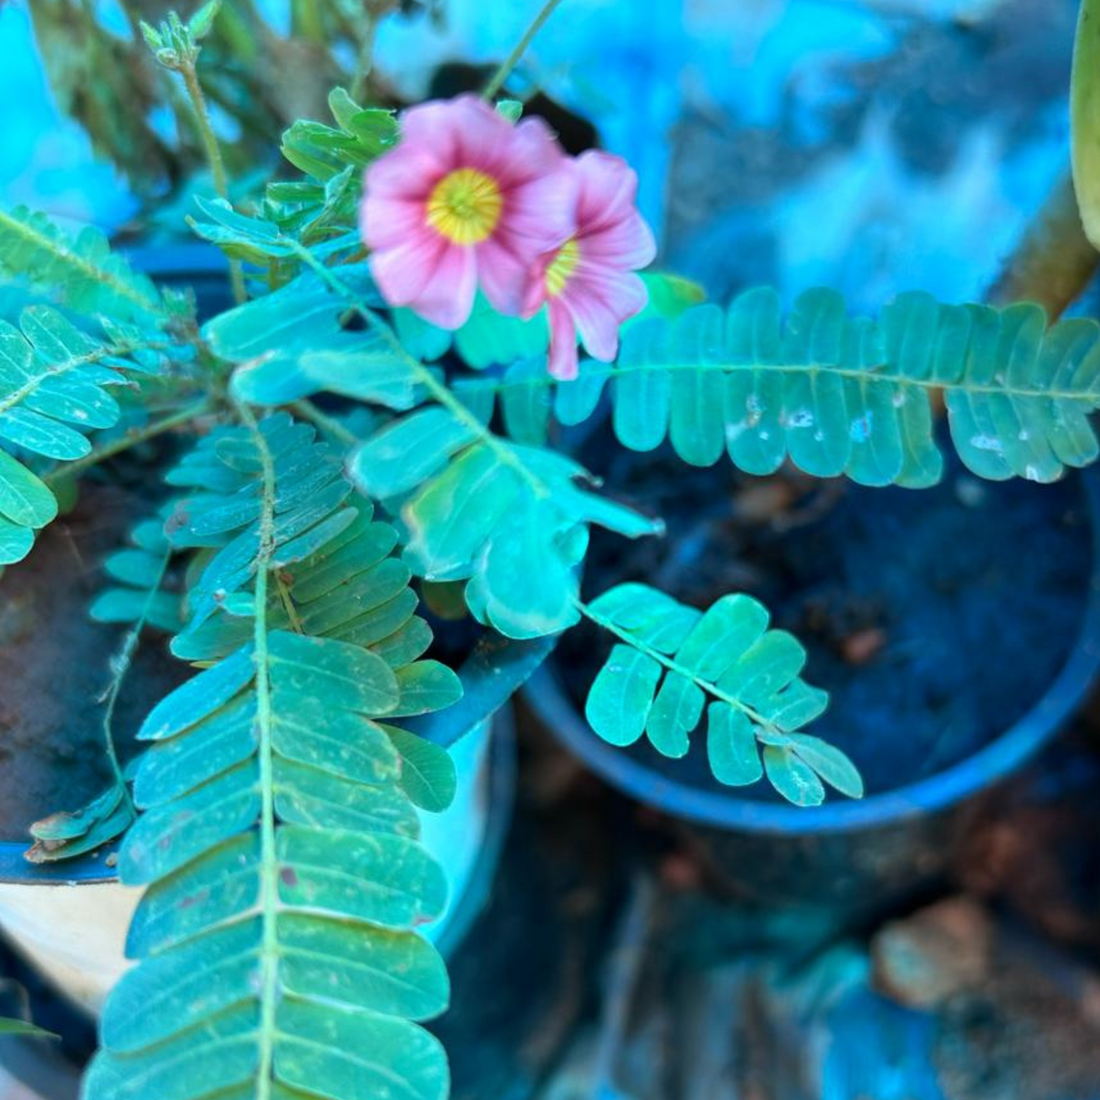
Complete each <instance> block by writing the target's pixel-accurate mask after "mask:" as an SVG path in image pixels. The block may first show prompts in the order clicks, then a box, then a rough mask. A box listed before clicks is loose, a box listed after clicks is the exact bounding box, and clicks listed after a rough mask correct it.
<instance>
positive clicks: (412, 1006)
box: [85, 414, 457, 1100]
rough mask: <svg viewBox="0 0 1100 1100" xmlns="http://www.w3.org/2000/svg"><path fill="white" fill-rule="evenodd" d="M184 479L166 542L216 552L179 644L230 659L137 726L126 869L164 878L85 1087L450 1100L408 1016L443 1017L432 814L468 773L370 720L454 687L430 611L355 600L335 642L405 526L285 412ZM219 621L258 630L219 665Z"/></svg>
mask: <svg viewBox="0 0 1100 1100" xmlns="http://www.w3.org/2000/svg"><path fill="white" fill-rule="evenodd" d="M171 480H172V481H173V483H175V484H182V485H185V486H187V487H189V488H190V490H191V492H190V495H189V496H188V497H187V498H186V500H187V503H186V504H185V505H184V507H183V509H182V510H180V509H177V510H176V511H175V513H174V519H172V520H170V521H169V524H168V531H169V537H170V538H171V539H172V540H173V541H174V542H177V543H182V544H184V545H199V546H202V547H204V548H205V549H201V550H200V551H199V557H198V561H197V564H196V567H195V576H194V578H193V588H192V591H193V592H194V593H195V595H194V598H193V600H192V607H191V610H192V615H193V618H192V621H191V624H190V627H189V631H190V633H189V632H185V633H184V634H183V635H181V636H180V637H181V639H183V638H188V637H190V639H191V642H192V643H194V642H195V641H196V639H197V638H199V636H200V635H201V634H202V632H203V631H204V630H205V631H206V632H207V633H206V643H205V647H206V648H205V649H204V656H203V658H202V659H203V660H214V661H215V662H216V663H213V664H212V666H211V667H209V668H208V669H207V670H206V671H204V672H201V673H199V674H198V675H197V676H196V677H195V678H193V679H192V680H190V681H189V682H188V683H186V684H184V685H183V686H182V687H181V688H179V689H177V690H176V691H175V692H173V693H172V694H171V695H169V696H168V697H167V698H166V699H165V700H164V701H163V702H162V703H161V704H159V705H158V706H157V707H156V708H155V709H154V710H153V711H152V712H151V713H150V715H149V717H148V718H147V720H146V722H145V723H144V725H143V727H142V730H141V733H140V737H141V738H142V739H144V740H147V741H150V742H152V747H151V748H150V750H149V751H148V752H147V753H146V755H145V756H144V757H143V758H142V761H141V764H140V766H139V768H138V771H137V775H136V778H135V784H134V795H135V801H136V802H137V804H138V805H139V807H140V808H142V809H143V811H144V813H143V814H142V816H141V817H140V818H139V819H138V821H137V823H136V824H135V825H134V826H133V828H132V829H131V830H130V832H129V834H128V836H127V839H126V842H125V844H124V846H123V849H122V852H121V858H120V863H119V871H120V874H121V876H122V877H123V879H124V881H128V882H133V883H137V884H144V885H147V886H148V890H147V892H146V894H145V896H144V898H143V900H142V902H141V903H140V905H139V907H138V910H137V913H136V915H135V918H134V922H133V925H132V927H131V930H130V937H129V944H128V948H129V951H130V952H131V954H133V955H134V956H135V957H137V958H138V959H140V960H141V961H140V962H139V965H138V966H137V967H136V968H135V969H134V970H133V971H131V972H130V973H129V974H127V976H126V977H125V978H123V980H122V981H121V982H120V984H119V985H118V987H117V988H116V989H115V991H114V993H113V994H112V996H111V998H110V999H109V1001H108V1004H107V1008H106V1010H105V1013H104V1017H103V1026H102V1040H103V1050H102V1051H101V1053H100V1054H99V1055H98V1056H97V1058H96V1060H95V1062H94V1063H93V1066H92V1068H91V1070H90V1072H89V1074H88V1076H87V1079H86V1083H85V1096H86V1097H87V1100H123V1098H130V1100H145V1098H146V1097H149V1096H154V1095H155V1096H158V1097H162V1098H169V1097H170V1098H172V1100H191V1098H195V1100H198V1098H200V1097H208V1096H212V1095H219V1096H221V1095H225V1096H227V1097H228V1096H240V1097H242V1098H243V1097H246V1096H247V1097H268V1098H271V1100H275V1098H277V1097H285V1098H287V1100H289V1098H291V1097H297V1096H302V1097H305V1096H309V1095H312V1094H313V1093H314V1092H315V1091H316V1089H317V1086H318V1082H323V1089H324V1093H325V1095H326V1096H327V1097H330V1098H332V1100H361V1098H364V1097H368V1096H369V1097H374V1096H394V1097H398V1096H400V1097H402V1098H403V1100H442V1097H444V1096H445V1095H446V1091H447V1077H448V1074H447V1065H446V1058H445V1056H444V1054H443V1051H442V1049H441V1047H440V1046H439V1044H438V1042H437V1041H436V1040H435V1039H433V1038H432V1037H431V1036H430V1035H429V1034H428V1033H427V1032H426V1031H424V1030H423V1029H422V1028H421V1027H419V1026H418V1024H417V1023H415V1022H413V1021H417V1020H423V1019H426V1018H428V1017H430V1016H433V1015H435V1014H437V1013H438V1012H440V1011H442V1009H443V1008H444V1007H445V1006H446V1003H447V998H448V982H447V976H446V972H445V969H444V966H443V963H442V960H441V958H440V957H439V955H438V953H437V952H436V950H435V948H434V947H432V946H431V944H430V943H428V941H427V940H425V939H424V938H423V937H422V936H421V935H420V934H419V933H418V932H417V931H416V928H417V926H418V925H419V924H421V923H422V922H423V921H425V920H431V919H433V918H434V917H435V916H437V915H438V914H439V913H440V912H442V909H443V907H444V905H445V903H446V880H445V877H444V875H443V872H442V870H441V869H440V868H439V867H438V866H437V865H436V864H435V863H434V861H433V860H432V859H431V857H430V856H429V855H428V853H427V852H426V851H425V850H424V849H423V848H422V847H421V846H420V845H419V844H418V843H417V839H416V838H417V835H418V831H419V818H418V815H417V809H416V807H417V805H421V806H429V807H430V808H433V809H438V808H440V807H441V805H442V804H443V803H445V802H446V801H447V800H448V799H449V797H450V792H451V791H453V774H452V773H451V771H450V765H449V761H448V759H447V757H446V754H445V753H443V751H442V750H440V749H437V748H434V747H433V746H431V745H429V744H427V743H426V742H422V741H419V739H417V738H414V737H412V735H411V734H409V733H407V732H405V731H402V730H399V729H396V728H393V727H389V726H387V725H383V724H382V723H380V722H379V721H378V720H379V719H386V720H389V719H391V718H393V717H396V716H398V715H401V714H403V713H410V712H412V711H414V710H415V711H417V712H419V711H421V710H428V709H432V707H433V706H440V705H446V703H448V702H451V701H453V700H454V699H455V697H456V695H457V679H456V678H455V677H454V675H453V673H449V671H447V670H444V673H440V672H439V671H438V669H440V668H442V666H437V665H435V663H434V662H428V661H418V660H416V658H417V657H419V655H420V654H421V653H422V652H423V648H424V647H426V645H427V641H428V640H429V638H430V636H428V635H427V632H426V627H424V626H423V624H421V625H420V627H412V626H411V625H410V624H411V623H413V622H415V623H419V622H420V620H418V619H414V618H413V616H412V611H413V609H414V608H415V600H413V601H412V606H411V607H410V605H409V602H408V598H407V597H406V599H405V601H404V604H403V610H402V614H401V615H390V614H389V612H387V611H386V610H385V604H381V605H376V606H375V607H374V608H373V609H372V608H371V607H370V606H363V607H360V608H359V609H358V611H359V613H358V615H357V616H356V618H357V620H358V624H357V627H356V632H355V633H354V636H353V635H352V633H345V634H344V636H343V637H335V636H333V634H334V633H335V628H333V629H332V630H331V631H330V630H329V628H330V627H332V623H331V620H330V619H329V617H328V616H329V615H336V614H337V611H338V608H339V605H340V604H341V603H342V602H343V603H346V604H347V605H348V606H351V607H353V609H354V608H355V606H356V603H355V600H356V597H355V596H354V594H353V592H352V589H353V588H356V587H357V586H358V585H359V581H360V579H361V578H362V577H364V576H365V575H367V574H368V573H369V572H370V570H371V569H372V568H375V567H377V566H379V565H381V564H383V563H384V562H385V561H391V562H392V561H393V559H392V558H389V557H388V554H389V550H390V549H391V548H392V542H393V541H394V535H393V532H392V530H390V529H387V528H385V525H383V524H373V523H371V521H370V516H369V506H367V505H366V504H365V502H361V501H355V502H354V504H353V503H352V502H351V499H350V498H349V494H350V493H351V487H350V486H349V485H347V483H346V482H344V483H343V486H342V487H341V488H340V489H334V488H332V487H333V486H334V485H337V484H338V482H340V481H342V478H341V477H340V473H339V466H338V465H337V464H335V463H334V462H333V460H332V455H331V454H330V453H329V451H328V449H327V448H326V447H325V446H324V445H321V444H317V443H316V441H315V439H314V436H313V432H312V430H311V429H309V428H308V427H306V426H303V425H297V424H294V423H293V422H292V421H291V420H290V418H289V417H288V416H286V415H285V414H280V415H276V416H273V417H269V418H268V419H267V420H265V421H263V422H261V423H260V424H258V425H257V424H255V423H254V422H251V423H249V424H248V425H247V426H246V427H245V428H229V429H223V430H220V431H218V432H215V433H213V434H212V435H211V436H209V437H207V438H206V439H205V440H204V441H203V442H202V443H201V444H200V445H199V447H198V448H197V449H196V450H195V451H194V452H193V453H192V454H191V455H190V456H189V457H188V458H187V459H185V460H184V462H183V463H181V464H180V466H179V467H178V468H177V470H176V472H175V473H174V475H173V477H172V479H171ZM219 501H220V503H219ZM360 506H362V508H363V510H362V511H360ZM334 517H339V518H338V519H337V520H334ZM368 557H369V558H372V559H373V561H374V565H373V566H372V565H365V564H364V562H365V560H366V558H368ZM394 564H395V565H399V563H396V562H395V563H394ZM403 577H404V580H405V585H403V586H402V589H401V590H402V591H406V592H407V587H406V585H407V573H405V574H403ZM410 595H411V594H410ZM325 600H327V604H326V608H327V613H326V614H324V615H321V616H319V617H311V612H310V610H309V609H310V607H311V605H312V604H315V603H317V601H325ZM278 607H281V608H282V616H283V618H282V620H278V619H277V618H276V616H275V610H274V609H276V608H278ZM405 610H407V612H408V613H407V614H405ZM219 618H224V620H225V622H230V621H233V620H240V621H242V622H244V623H246V624H247V627H248V630H247V638H246V639H245V640H244V641H243V642H242V643H241V644H240V645H239V646H238V647H236V648H234V649H232V651H230V652H229V653H227V654H226V655H224V656H218V657H214V656H212V654H214V653H218V654H220V651H221V648H222V647H223V645H224V643H225V640H226V635H225V633H224V631H223V630H215V629H213V625H214V624H215V623H216V622H217V621H218V620H219ZM398 620H400V625H398V626H396V628H394V629H391V627H392V625H393V623H395V622H397V621H398ZM280 621H281V622H285V624H286V626H285V628H283V627H281V626H280V625H279V622H280ZM371 621H374V622H376V623H377V624H378V625H376V627H375V628H374V631H373V633H374V634H375V635H377V637H376V638H375V639H374V641H372V642H371V643H370V644H368V642H367V640H366V639H367V638H368V637H370V636H371V630H370V627H369V623H370V622H371ZM223 625H224V624H223ZM372 647H373V648H372ZM200 648H202V647H200ZM410 669H411V670H417V669H419V671H416V672H410V671H409V670H410ZM425 676H427V677H429V678H430V679H431V680H432V687H431V690H430V691H425V690H424V687H425V685H424V680H423V677H425ZM445 679H446V680H447V681H448V684H447V686H446V687H445V686H444V683H443V681H444V680H445Z"/></svg>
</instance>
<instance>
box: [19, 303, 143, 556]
mask: <svg viewBox="0 0 1100 1100" xmlns="http://www.w3.org/2000/svg"><path fill="white" fill-rule="evenodd" d="M160 346H162V345H159V344H157V343H156V342H145V341H142V340H140V339H135V340H134V342H132V343H127V342H124V341H110V340H103V339H95V338H93V337H91V336H89V335H88V334H87V333H86V332H83V331H81V330H80V329H78V328H77V327H76V326H75V325H73V324H72V323H71V322H70V321H68V320H66V318H65V317H63V316H62V315H61V314H60V313H59V312H58V311H57V310H55V309H52V308H50V307H47V306H29V307H27V308H26V309H24V310H23V312H22V313H21V314H20V317H19V327H18V328H16V327H15V326H14V325H10V324H8V323H7V322H4V321H0V442H2V444H3V445H5V446H7V447H10V448H12V449H13V450H14V451H15V452H16V453H15V454H12V453H10V452H9V451H8V450H4V449H0V563H8V562H14V561H19V560H20V559H22V558H23V557H24V556H26V554H27V552H28V551H29V550H30V547H31V545H32V544H33V541H34V532H35V531H36V530H37V529H39V528H41V527H44V526H45V525H46V524H47V523H49V522H50V521H51V520H52V519H53V518H54V516H56V514H57V501H56V499H55V497H54V494H53V493H52V492H51V490H50V489H49V488H48V487H47V485H46V483H45V482H44V481H43V480H42V478H41V477H39V476H38V474H36V473H34V472H32V470H31V469H30V468H28V461H27V460H30V459H32V458H34V457H39V458H44V459H54V460H56V461H59V462H69V461H75V460H79V459H82V458H84V457H85V456H86V455H88V454H89V452H90V451H91V449H92V445H91V443H90V442H89V440H88V433H90V432H92V431H95V430H97V429H104V428H110V427H112V426H114V425H115V424H116V423H117V422H118V420H119V417H120V416H121V410H120V407H119V403H118V401H117V400H116V399H115V398H114V396H112V394H111V392H110V390H111V388H112V387H116V386H120V385H122V384H124V383H125V382H126V377H125V375H126V373H139V374H141V373H147V372H148V371H150V370H152V369H155V362H156V360H155V359H154V361H153V363H151V362H150V360H149V358H148V356H149V355H155V354H156V349H157V348H158V347H160Z"/></svg>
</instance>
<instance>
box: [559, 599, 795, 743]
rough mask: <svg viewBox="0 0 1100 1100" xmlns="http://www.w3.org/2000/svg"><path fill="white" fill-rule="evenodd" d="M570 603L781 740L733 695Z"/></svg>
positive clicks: (779, 734) (775, 729)
mask: <svg viewBox="0 0 1100 1100" xmlns="http://www.w3.org/2000/svg"><path fill="white" fill-rule="evenodd" d="M573 603H574V605H575V606H576V608H577V610H578V611H579V612H580V613H581V614H582V615H583V616H584V617H585V618H586V619H588V620H589V622H593V623H595V624H596V626H598V627H600V628H601V629H603V630H606V631H607V632H608V633H609V634H612V635H614V636H615V637H616V638H618V639H619V640H620V641H622V642H625V643H626V644H627V645H628V646H630V647H631V648H632V649H636V650H638V652H639V653H644V654H645V655H646V656H647V657H649V658H651V659H652V660H654V661H656V662H657V663H658V664H659V665H661V666H662V667H664V668H665V669H666V670H667V671H669V672H675V673H677V674H679V675H680V676H683V677H686V678H687V679H688V680H690V681H691V682H692V683H693V684H695V685H696V687H698V688H700V689H701V690H702V691H704V692H705V693H706V694H708V695H712V696H714V698H715V699H717V700H718V701H719V702H722V703H728V704H729V705H730V706H731V707H733V708H735V709H736V710H739V711H741V713H742V714H744V715H745V717H746V718H748V720H749V721H750V722H752V723H753V725H755V726H760V728H761V729H764V730H766V731H767V732H768V734H769V736H771V737H784V736H785V734H784V733H783V731H782V730H781V729H779V728H778V727H777V726H775V725H774V724H773V723H772V722H769V721H768V720H767V719H766V718H765V717H764V716H763V715H762V714H760V713H759V712H758V711H756V710H754V709H753V708H752V707H750V706H749V705H748V704H747V703H743V702H742V701H741V700H740V699H738V698H736V697H735V696H733V695H730V694H729V693H728V692H725V691H723V690H722V689H721V688H720V687H719V686H718V685H717V684H713V683H711V682H710V681H709V680H703V679H701V678H700V677H698V676H696V675H695V673H694V672H692V671H691V669H690V668H685V667H684V666H683V665H681V664H678V663H677V662H676V661H674V660H673V659H672V658H671V657H669V656H667V655H666V654H664V653H661V652H660V650H657V649H654V648H653V647H652V646H651V645H649V644H648V643H646V642H643V641H642V640H641V639H640V638H638V637H636V636H635V635H633V634H631V633H630V632H629V631H628V630H624V629H623V628H622V627H621V626H619V625H618V624H616V623H614V622H612V620H611V619H608V618H606V617H605V616H603V615H601V614H600V613H599V612H598V611H594V610H593V609H592V607H591V605H589V604H586V603H584V601H583V600H574V601H573Z"/></svg>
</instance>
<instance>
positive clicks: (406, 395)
mask: <svg viewBox="0 0 1100 1100" xmlns="http://www.w3.org/2000/svg"><path fill="white" fill-rule="evenodd" d="M340 274H341V278H342V279H343V280H344V282H345V284H346V285H347V286H348V287H349V288H350V289H352V290H358V289H359V288H362V291H363V293H364V296H366V295H373V284H372V283H371V282H370V276H369V273H368V272H367V269H366V265H365V264H359V265H354V266H345V267H343V268H342V269H341V272H340ZM347 315H348V303H347V301H346V300H345V299H343V298H341V297H339V296H338V295H336V294H334V293H333V292H332V290H331V289H329V288H328V287H327V286H326V285H325V284H324V283H322V282H320V281H319V280H318V279H317V277H316V276H315V275H314V274H313V273H312V272H307V273H306V274H304V275H301V276H299V277H298V278H297V279H295V280H294V281H293V282H291V283H289V284H287V285H286V286H285V287H282V288H281V289H279V290H277V291H275V292H273V293H272V294H268V295H266V296H265V297H263V298H259V299H257V300H256V301H253V302H249V303H247V304H246V305H243V306H239V307H238V308H237V309H233V310H230V311H229V312H227V313H223V314H222V315H221V316H220V317H217V318H215V319H214V320H213V321H211V322H210V323H209V324H208V325H207V326H206V328H205V330H204V332H205V335H206V338H207V339H208V340H209V341H210V344H211V346H212V347H213V348H214V350H215V351H216V352H217V353H218V354H219V355H220V356H222V357H223V358H224V359H226V360H228V361H230V362H234V363H240V364H242V367H241V369H238V370H237V371H236V373H235V374H234V377H233V392H234V393H235V394H236V395H237V397H239V398H240V399H241V400H244V401H249V402H251V403H253V404H259V405H278V404H284V403H286V402H289V401H295V400H297V399H298V398H301V397H307V396H309V395H310V394H314V393H317V392H319V391H322V390H327V391H329V392H331V393H338V394H342V395H344V396H346V397H354V398H356V399H358V400H360V401H368V402H371V403H373V404H378V405H384V406H386V407H387V408H392V409H409V408H412V407H413V406H414V405H416V404H418V403H419V402H420V401H421V400H423V397H424V390H423V386H422V384H421V383H420V382H419V380H418V375H417V369H418V367H419V364H416V363H410V361H409V360H408V358H407V357H404V356H402V355H400V354H398V353H397V352H396V351H395V349H394V348H393V346H392V345H391V344H390V343H389V342H388V341H387V340H386V339H385V338H384V336H383V335H382V334H380V333H379V332H378V331H377V330H375V329H373V328H367V329H361V330H359V331H352V330H349V329H348V327H347V326H346V325H345V324H344V320H345V319H346V317H347Z"/></svg>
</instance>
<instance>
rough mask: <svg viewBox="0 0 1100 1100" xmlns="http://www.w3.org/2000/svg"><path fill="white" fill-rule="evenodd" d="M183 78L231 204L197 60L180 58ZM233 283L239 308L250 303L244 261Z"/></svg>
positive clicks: (233, 269)
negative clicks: (245, 282)
mask: <svg viewBox="0 0 1100 1100" xmlns="http://www.w3.org/2000/svg"><path fill="white" fill-rule="evenodd" d="M179 72H180V75H181V76H182V77H183V84H184V87H185V88H186V89H187V96H188V98H189V99H190V100H191V106H192V108H193V109H194V112H195V120H196V122H197V123H198V128H199V137H200V138H201V139H202V144H203V148H204V149H205V150H206V162H207V164H208V165H209V166H210V175H211V176H212V177H213V180H214V190H215V191H216V192H217V193H218V195H219V196H220V197H221V198H223V199H225V201H226V202H229V182H228V180H227V178H226V174H225V161H224V160H223V159H222V150H221V146H220V145H219V144H218V138H217V136H216V135H215V133H214V127H213V125H212V124H211V122H210V109H209V108H208V107H207V104H206V96H205V95H204V94H203V90H202V84H201V83H200V82H199V74H198V69H197V68H196V62H195V57H194V56H192V55H190V54H185V55H183V56H181V57H180V66H179ZM229 281H230V283H232V285H233V299H234V301H236V303H237V304H238V305H240V304H241V303H242V302H246V301H247V300H248V292H247V290H246V289H245V285H244V272H243V271H242V270H241V261H240V260H235V259H230V261H229Z"/></svg>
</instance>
